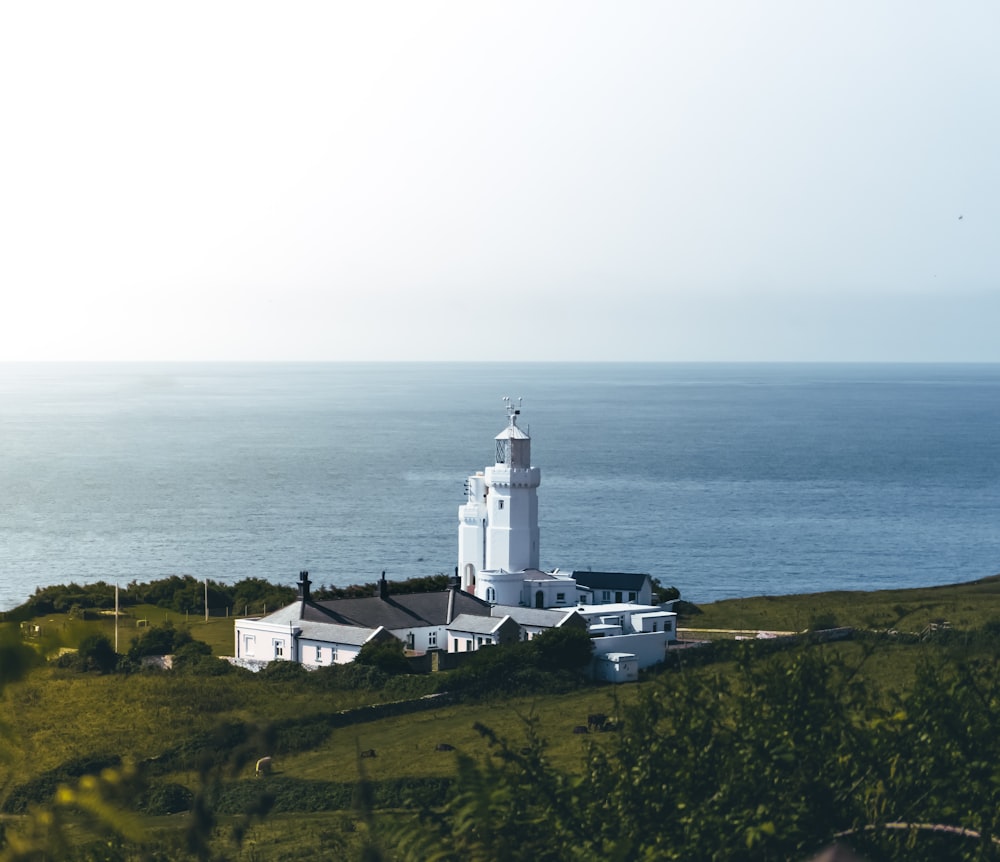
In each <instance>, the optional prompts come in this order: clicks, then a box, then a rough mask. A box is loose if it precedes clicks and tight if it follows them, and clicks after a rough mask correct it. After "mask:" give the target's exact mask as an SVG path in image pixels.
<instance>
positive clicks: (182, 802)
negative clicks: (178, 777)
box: [136, 782, 194, 817]
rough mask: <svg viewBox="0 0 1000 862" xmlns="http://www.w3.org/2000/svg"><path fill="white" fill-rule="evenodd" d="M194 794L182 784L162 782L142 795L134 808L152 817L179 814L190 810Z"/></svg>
mask: <svg viewBox="0 0 1000 862" xmlns="http://www.w3.org/2000/svg"><path fill="white" fill-rule="evenodd" d="M193 799H194V794H193V793H192V792H191V791H190V790H188V788H187V787H185V786H184V785H183V784H176V783H174V782H164V783H163V784H155V785H153V786H152V787H150V788H149V790H148V791H147V792H146V793H145V794H143V796H142V797H141V798H140V799H139V801H138V803H137V805H136V807H137V808H138V809H139V810H140V811H141V812H142V813H143V814H148V815H150V816H152V817H160V816H162V815H164V814H180V813H181V812H184V811H190V810H191V802H192V800H193Z"/></svg>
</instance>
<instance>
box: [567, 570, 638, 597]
mask: <svg viewBox="0 0 1000 862" xmlns="http://www.w3.org/2000/svg"><path fill="white" fill-rule="evenodd" d="M648 577H649V575H646V574H633V573H629V572H573V580H574V581H576V582H577V583H578V584H579V585H580V586H582V587H588V588H589V589H592V590H634V591H635V592H638V591H639V590H641V589H642V588H643V586H644V585H645V583H646V579H647V578H648Z"/></svg>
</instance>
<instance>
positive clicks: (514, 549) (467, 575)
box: [458, 398, 541, 605]
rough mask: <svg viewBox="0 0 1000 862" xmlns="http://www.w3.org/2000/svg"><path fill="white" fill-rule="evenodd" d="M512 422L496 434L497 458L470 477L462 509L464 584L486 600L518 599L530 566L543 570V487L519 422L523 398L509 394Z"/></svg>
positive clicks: (460, 552)
mask: <svg viewBox="0 0 1000 862" xmlns="http://www.w3.org/2000/svg"><path fill="white" fill-rule="evenodd" d="M504 403H505V404H506V406H507V427H506V428H504V429H503V431H501V432H500V433H499V434H497V436H496V463H495V464H494V465H493V466H492V467H487V468H486V470H485V471H484V472H481V473H476V474H475V475H474V476H470V477H469V479H468V481H467V482H466V492H467V494H468V499H467V500H466V502H465V504H464V505H462V506H461V507H459V510H458V571H459V575H460V577H461V581H462V588H463V589H465V590H468V591H469V592H472V593H475V595H476V596H478V597H479V598H481V599H485V600H486V601H489V602H494V603H500V604H514V605H516V604H518V603H519V602H520V600H521V593H522V586H523V583H524V580H525V572H526V571H527V570H536V571H537V569H538V486H539V484H540V483H541V471H540V470H539V469H538V467H532V466H531V437H529V436H528V434H527V433H526V432H525V431H524V430H523V429H522V428H520V427H518V424H517V417H518V416H519V415H520V414H521V410H520V401H519V402H518V406H517V407H516V408H515V407H514V405H513V403H512V402H511V399H510V398H504Z"/></svg>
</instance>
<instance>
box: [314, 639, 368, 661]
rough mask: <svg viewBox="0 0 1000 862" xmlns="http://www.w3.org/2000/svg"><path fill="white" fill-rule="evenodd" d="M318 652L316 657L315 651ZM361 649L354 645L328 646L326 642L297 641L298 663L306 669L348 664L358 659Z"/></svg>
mask: <svg viewBox="0 0 1000 862" xmlns="http://www.w3.org/2000/svg"><path fill="white" fill-rule="evenodd" d="M317 649H318V650H319V657H317V654H316V650H317ZM359 652H361V647H360V646H356V645H355V644H350V645H348V644H332V645H331V644H330V643H328V642H327V641H317V640H308V639H306V638H300V639H299V656H300V661H301V662H302V664H304V665H305V666H306V667H311V668H312V667H329V666H330V665H332V664H348V663H350V662H352V661H354V659H356V658H357V657H358V653H359Z"/></svg>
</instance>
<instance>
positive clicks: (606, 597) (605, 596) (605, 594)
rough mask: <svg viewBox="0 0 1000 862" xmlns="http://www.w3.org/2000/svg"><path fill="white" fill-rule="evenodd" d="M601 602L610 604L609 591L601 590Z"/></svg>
mask: <svg viewBox="0 0 1000 862" xmlns="http://www.w3.org/2000/svg"><path fill="white" fill-rule="evenodd" d="M601 601H602V602H610V601H611V590H603V591H602V592H601Z"/></svg>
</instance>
